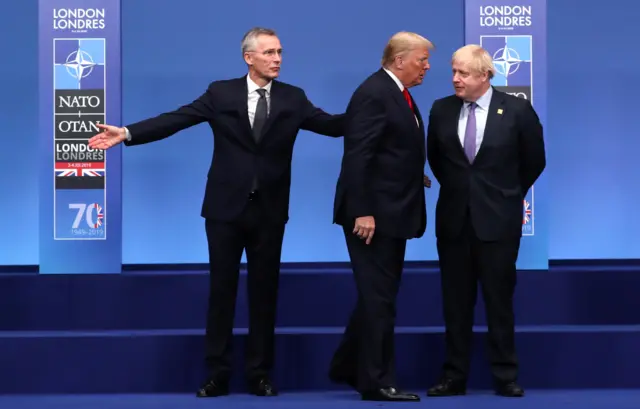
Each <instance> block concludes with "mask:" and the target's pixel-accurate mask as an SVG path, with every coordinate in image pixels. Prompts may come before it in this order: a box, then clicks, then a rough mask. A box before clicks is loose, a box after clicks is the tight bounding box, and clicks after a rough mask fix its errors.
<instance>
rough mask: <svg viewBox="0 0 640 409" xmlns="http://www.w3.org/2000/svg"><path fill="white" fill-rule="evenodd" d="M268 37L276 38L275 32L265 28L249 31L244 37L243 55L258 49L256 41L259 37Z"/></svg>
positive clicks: (255, 28)
mask: <svg viewBox="0 0 640 409" xmlns="http://www.w3.org/2000/svg"><path fill="white" fill-rule="evenodd" d="M261 35H267V36H276V35H277V34H276V32H275V30H272V29H270V28H264V27H254V28H252V29H251V30H249V31H247V33H246V34H245V35H244V37H242V54H244V53H246V52H247V51H253V50H254V49H255V48H256V40H257V39H258V36H261Z"/></svg>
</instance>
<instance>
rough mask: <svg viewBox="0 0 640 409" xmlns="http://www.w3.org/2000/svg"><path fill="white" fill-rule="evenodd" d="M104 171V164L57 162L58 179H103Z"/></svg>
mask: <svg viewBox="0 0 640 409" xmlns="http://www.w3.org/2000/svg"><path fill="white" fill-rule="evenodd" d="M104 170H105V169H104V163H102V162H56V177H79V176H90V177H101V176H104Z"/></svg>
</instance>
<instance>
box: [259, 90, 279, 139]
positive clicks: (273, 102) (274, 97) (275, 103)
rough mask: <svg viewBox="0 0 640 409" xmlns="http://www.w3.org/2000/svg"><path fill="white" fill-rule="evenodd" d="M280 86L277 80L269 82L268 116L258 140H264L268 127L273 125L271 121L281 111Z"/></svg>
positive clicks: (273, 120)
mask: <svg viewBox="0 0 640 409" xmlns="http://www.w3.org/2000/svg"><path fill="white" fill-rule="evenodd" d="M282 91H283V90H282V88H281V87H280V83H279V82H277V81H273V82H272V83H271V94H270V101H269V116H268V117H267V122H266V123H265V124H264V128H263V129H262V136H261V137H260V142H259V143H262V141H264V140H265V139H266V136H267V135H268V132H269V129H270V128H271V126H272V125H273V123H274V122H275V120H276V118H277V117H278V115H279V114H280V111H282V107H283V105H284V104H283V101H282V100H283V95H282Z"/></svg>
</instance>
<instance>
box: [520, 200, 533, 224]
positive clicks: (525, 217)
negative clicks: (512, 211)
mask: <svg viewBox="0 0 640 409" xmlns="http://www.w3.org/2000/svg"><path fill="white" fill-rule="evenodd" d="M523 202H524V203H523V208H522V224H527V223H529V222H530V221H531V204H530V203H529V202H527V201H526V200H523Z"/></svg>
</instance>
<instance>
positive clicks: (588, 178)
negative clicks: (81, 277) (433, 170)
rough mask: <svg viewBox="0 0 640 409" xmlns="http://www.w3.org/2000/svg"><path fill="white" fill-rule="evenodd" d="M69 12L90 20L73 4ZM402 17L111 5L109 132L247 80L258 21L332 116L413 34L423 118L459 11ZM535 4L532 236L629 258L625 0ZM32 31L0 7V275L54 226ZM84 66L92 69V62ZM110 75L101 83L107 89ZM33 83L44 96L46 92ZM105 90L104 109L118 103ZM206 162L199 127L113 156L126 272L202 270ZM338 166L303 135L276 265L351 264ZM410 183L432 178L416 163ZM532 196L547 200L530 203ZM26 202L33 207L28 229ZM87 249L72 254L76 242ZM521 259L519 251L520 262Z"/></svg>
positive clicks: (357, 9) (637, 251) (356, 10)
mask: <svg viewBox="0 0 640 409" xmlns="http://www.w3.org/2000/svg"><path fill="white" fill-rule="evenodd" d="M52 3H53V2H52ZM42 4H46V3H44V2H43V3H42ZM66 4H69V3H60V5H56V7H57V8H61V7H66ZM74 4H75V3H74ZM500 4H501V3H497V4H496V3H491V4H489V3H487V5H500ZM76 5H77V4H76ZM79 7H87V6H86V5H85V3H84V2H83V3H82V5H80V6H79ZM407 7H410V8H411V10H412V12H411V13H408V14H407V15H405V16H403V17H402V19H395V20H394V19H389V4H388V2H385V1H383V0H368V1H364V0H354V1H352V2H344V1H341V0H327V1H323V2H322V5H321V7H317V8H315V9H314V10H313V18H310V16H311V15H310V14H309V11H308V9H307V6H306V3H304V4H303V3H300V2H296V1H293V0H276V1H275V2H273V7H270V8H266V9H263V10H262V9H261V10H259V11H255V7H254V5H253V3H252V2H249V1H238V2H222V3H220V2H211V1H205V0H181V1H180V3H179V6H175V7H169V8H167V7H157V2H156V1H152V0H136V1H129V2H123V4H122V8H123V9H122V13H121V14H122V46H123V48H122V61H123V67H122V75H123V77H122V78H123V83H122V91H123V95H122V97H123V98H122V103H123V121H122V122H121V123H130V122H133V121H137V120H139V119H142V118H146V117H148V116H151V115H155V114H157V113H159V112H163V111H166V110H170V109H174V108H176V107H177V106H179V105H180V104H182V103H188V102H191V101H192V100H193V98H194V97H196V96H198V95H200V93H201V92H202V91H203V90H204V89H206V86H207V85H208V84H209V82H210V81H213V80H216V79H222V78H230V77H235V76H240V75H242V74H243V73H244V72H245V71H246V67H245V65H244V63H243V61H242V58H241V56H240V52H239V50H238V48H239V46H238V44H239V41H240V38H241V36H242V34H244V32H245V31H246V30H247V29H248V28H249V27H251V26H253V25H265V24H266V25H269V26H273V27H274V28H275V29H276V30H278V32H279V34H280V37H281V40H282V42H283V46H284V48H285V55H284V62H283V69H282V72H281V78H282V80H283V81H287V82H291V83H293V84H296V85H299V86H302V87H303V88H304V89H305V91H306V93H307V95H308V96H309V98H310V99H311V101H312V102H314V103H315V104H317V105H318V106H320V107H322V108H325V109H326V110H327V111H329V112H341V111H343V110H344V108H345V106H346V103H347V101H348V98H349V97H350V95H351V93H352V92H353V90H354V89H355V87H356V86H357V85H358V84H359V83H360V82H361V81H362V79H363V78H365V77H366V76H367V75H368V74H369V73H370V72H371V71H372V70H374V69H375V68H377V67H378V66H379V61H380V56H381V53H382V48H383V46H384V44H385V42H386V41H387V40H388V38H389V36H390V35H391V34H392V33H393V32H395V31H397V30H403V29H408V30H413V31H417V32H420V33H421V34H424V35H425V36H427V37H428V38H429V39H430V40H432V41H433V42H434V43H435V45H436V49H435V50H434V51H433V53H432V57H431V69H430V71H429V72H428V74H427V76H426V78H425V81H424V84H423V85H422V86H420V87H416V88H415V92H414V89H412V93H413V95H414V98H415V99H416V101H417V103H418V106H419V108H420V110H421V112H422V114H423V116H425V114H426V113H428V110H429V109H430V107H431V103H432V102H433V100H434V99H436V98H440V97H442V96H444V95H448V94H450V93H451V91H452V86H451V74H450V73H451V71H450V64H449V59H450V57H451V53H452V52H453V51H454V50H455V49H456V48H458V47H460V46H462V45H463V44H464V43H465V39H464V13H465V8H464V1H463V0H455V1H443V2H425V1H421V0H409V1H408V3H407ZM547 7H548V13H547V19H548V36H547V39H548V41H546V44H545V43H544V42H543V43H542V44H538V40H537V38H538V37H537V36H533V37H532V45H533V49H532V53H531V57H532V63H533V64H532V69H533V72H534V81H533V101H534V105H535V106H536V108H537V111H538V113H539V114H540V115H541V116H543V120H544V125H545V134H546V135H547V153H548V168H547V170H545V173H544V174H543V176H542V179H541V180H539V181H538V183H537V184H536V186H535V191H534V193H535V197H534V200H532V206H533V209H534V210H533V211H532V213H533V216H534V217H533V221H534V226H533V227H534V233H535V236H534V237H536V236H538V234H541V233H544V232H541V230H540V229H545V230H546V233H547V234H548V236H549V246H548V247H549V257H550V258H551V259H603V258H604V259H606V258H613V259H624V258H636V259H637V258H640V245H638V240H637V239H636V238H637V232H638V231H640V218H637V217H634V215H635V214H636V213H637V203H638V202H640V189H637V188H634V187H635V186H636V185H637V176H636V175H637V171H635V165H634V164H635V162H636V161H637V160H636V156H637V152H640V138H637V137H635V135H636V133H634V130H635V129H637V127H636V123H635V122H636V121H635V118H636V117H637V114H636V105H637V104H636V98H635V93H633V92H629V87H630V86H629V84H635V83H636V82H637V80H636V76H637V74H636V72H635V71H637V70H636V69H635V67H637V66H638V63H640V58H639V57H638V56H637V55H636V54H635V53H629V50H630V49H634V47H635V43H634V40H633V38H634V37H633V36H629V35H628V33H627V31H628V28H629V27H634V25H635V24H637V21H636V20H637V18H636V17H635V16H637V15H638V12H640V4H638V3H633V2H628V1H627V2H623V1H622V0H612V1H610V2H608V3H607V7H602V2H600V1H596V0H584V1H581V2H580V7H579V8H576V7H575V3H574V2H562V1H560V2H549V3H548V5H547ZM252 10H254V11H255V12H254V11H252ZM336 10H338V12H336ZM363 10H366V19H364V20H363V19H362V15H363V14H362V13H363ZM283 11H285V12H283ZM107 17H108V18H111V17H113V15H112V14H111V15H108V16H107ZM533 17H534V19H535V18H537V16H535V15H534V16H533ZM594 22H595V23H594ZM116 23H117V22H116ZM596 23H597V24H596ZM37 24H38V1H37V0H21V1H13V2H6V4H5V5H4V7H3V12H2V13H0V26H1V27H3V29H4V30H5V32H6V33H10V34H9V35H5V36H0V49H1V50H2V54H3V55H6V56H10V57H7V61H8V62H7V63H4V64H0V89H2V91H3V95H7V96H10V98H9V99H6V98H5V99H6V103H5V104H4V105H3V107H2V110H0V122H1V123H2V126H3V136H4V137H3V139H2V142H3V145H2V149H0V173H2V175H3V177H1V178H0V191H2V192H5V193H6V194H4V195H3V197H2V200H0V249H2V250H0V265H29V264H31V265H36V264H38V263H39V259H40V257H41V249H40V242H39V240H38V239H37V238H36V237H37V236H38V235H40V225H39V223H40V217H42V218H43V219H47V218H48V219H52V217H53V210H54V209H53V195H52V188H51V190H49V189H48V188H47V189H46V190H42V189H40V186H39V184H40V183H45V182H46V181H49V182H50V183H53V174H52V172H53V171H52V165H53V164H52V159H51V153H47V152H46V151H45V152H43V153H42V154H40V151H36V147H38V146H39V144H40V143H41V142H42V143H46V144H47V146H46V147H45V148H46V149H49V152H51V149H53V146H50V145H49V144H51V145H52V141H51V139H49V140H48V141H47V140H43V139H42V138H44V137H48V138H52V137H53V136H52V133H51V127H52V126H53V125H52V124H51V126H50V125H49V124H45V127H44V128H43V129H45V131H44V132H43V133H42V132H39V130H38V123H39V121H40V118H44V119H45V121H52V119H51V120H49V119H47V118H51V117H52V115H51V109H52V108H45V109H46V110H47V114H46V115H49V117H46V116H44V115H43V116H39V113H38V110H37V109H33V108H29V107H37V106H38V104H39V102H40V103H43V104H46V103H47V102H49V101H51V104H52V103H53V97H52V96H46V97H45V98H43V99H40V98H39V95H38V86H39V81H38V76H39V74H41V75H44V76H47V77H51V76H53V68H52V67H51V65H49V67H50V68H48V69H45V71H42V69H41V68H40V67H42V65H40V64H39V63H38V53H36V52H34V50H36V49H37V48H38V34H39V33H40V34H42V35H44V36H46V38H47V40H46V41H47V43H45V44H44V46H45V47H46V46H48V47H53V38H62V37H64V35H53V31H49V30H50V29H51V28H52V27H53V24H52V12H51V11H49V15H48V16H43V20H42V24H40V25H39V27H38V26H37ZM594 24H596V26H597V28H598V29H597V30H594V27H595V26H594ZM112 26H113V24H111V25H109V26H107V27H108V28H110V27H112ZM34 27H36V28H37V29H34ZM166 27H171V28H172V29H171V30H167V29H166ZM485 28H488V27H485ZM314 33H315V34H314ZM94 34H95V33H94ZM484 34H486V33H484ZM529 34H531V33H526V32H524V33H515V32H513V30H509V31H505V30H501V31H500V32H498V33H491V35H495V36H502V37H503V38H504V37H505V36H513V35H529ZM81 36H82V35H81V34H78V35H75V34H74V35H66V37H69V38H78V37H81ZM104 37H105V36H98V35H95V36H93V38H104ZM344 38H350V39H352V40H353V41H352V42H351V44H356V46H353V47H352V46H349V47H341V46H339V45H340V44H343V43H344ZM82 41H84V39H83V40H82ZM479 41H480V40H479V39H478V38H476V39H475V40H474V42H476V43H477V42H479ZM47 44H49V45H47ZM212 44H214V45H212ZM106 46H107V50H106V51H107V53H108V54H109V53H111V52H112V51H111V50H112V49H114V47H115V48H117V47H119V44H111V43H110V42H109V41H107V44H106ZM545 46H546V47H548V59H547V60H546V61H545V63H546V64H547V67H548V78H549V80H548V87H541V84H543V83H545V82H546V73H545V72H544V70H543V71H542V72H540V71H539V69H540V68H541V67H540V64H539V63H540V60H539V59H538V57H539V55H540V50H542V52H544V51H545V50H544V47H545ZM85 49H87V48H86V47H85ZM593 50H606V52H605V53H604V54H605V56H604V57H603V58H599V59H598V61H597V67H598V71H597V72H599V73H603V74H604V75H599V76H598V75H597V73H596V74H594V71H593V70H588V69H587V70H579V69H576V65H575V64H574V63H572V62H575V61H581V60H584V57H585V56H587V55H592V54H593ZM87 52H88V53H89V54H91V55H92V56H93V58H94V62H96V60H95V58H96V57H95V55H94V54H95V52H93V50H90V49H87ZM116 55H118V54H116ZM543 55H544V54H543ZM520 57H521V58H522V57H524V56H523V55H520ZM53 58H54V57H53V55H52V54H51V55H50V56H49V57H47V61H49V64H50V63H51V62H53ZM109 58H114V56H113V55H111V56H110V57H109ZM525 59H526V57H525ZM45 68H46V67H45ZM107 68H109V63H108V61H107ZM113 74H114V73H113V71H111V72H109V71H108V72H107V75H108V76H109V75H113ZM92 75H93V73H92ZM47 77H43V80H42V82H41V84H43V83H45V82H48V81H50V79H49V78H47ZM594 78H597V86H585V84H593V83H594ZM107 80H108V81H109V77H108V78H107ZM70 81H71V78H70ZM112 82H113V81H112ZM107 84H108V87H109V86H110V85H109V82H108V83H107ZM66 88H71V86H67V87H66ZM110 92H111V93H110V94H108V95H107V106H108V107H109V106H110V104H111V103H112V102H114V98H115V96H116V95H118V92H119V90H118V89H115V90H111V91H110ZM547 92H548V98H547V96H546V94H547ZM540 98H544V99H545V100H546V102H545V104H546V105H547V107H546V111H547V112H546V113H545V112H542V111H541V107H540V103H541V101H540ZM111 115H117V112H114V111H113V109H111V108H109V109H108V110H107V117H108V118H111V117H112V116H111ZM425 120H426V118H425ZM110 121H113V120H112V119H110ZM212 149H213V143H212V138H211V131H210V129H209V128H208V127H207V126H206V125H202V126H198V127H194V128H193V129H189V130H187V131H184V132H182V133H180V134H179V135H177V136H175V137H172V138H169V139H167V140H165V141H161V142H157V143H154V144H150V145H145V146H142V147H133V148H131V149H129V148H126V149H124V150H123V151H124V153H123V155H124V158H123V160H124V162H123V166H124V173H123V186H122V188H123V200H122V205H123V206H124V208H123V215H124V225H123V233H122V234H123V246H122V249H123V258H122V260H123V261H124V262H125V263H181V262H188V263H192V262H196V263H206V262H207V248H206V237H205V234H204V223H203V220H202V218H201V217H200V206H201V203H202V195H203V193H204V184H205V182H206V173H207V171H208V167H209V164H210V161H211V152H212ZM114 152H115V151H113V152H112V151H109V152H108V153H107V163H108V164H109V166H111V165H112V164H113V163H114V161H118V160H119V156H117V155H119V154H117V155H116V154H115V153H114ZM341 155H342V143H341V141H335V140H331V139H330V138H325V137H322V136H318V135H314V134H312V133H309V132H301V133H300V135H299V137H298V140H297V142H296V147H295V151H294V156H293V172H292V179H293V181H292V189H291V221H290V223H289V225H288V226H287V231H286V235H285V239H284V246H283V254H282V259H283V261H285V262H289V261H346V260H348V254H347V251H346V246H345V244H344V238H343V236H342V233H341V232H340V229H339V228H337V226H334V225H332V224H331V210H332V205H333V194H334V191H335V182H336V179H337V177H338V173H339V170H340V159H341ZM43 158H44V159H43ZM45 164H46V169H45V170H42V169H41V167H42V166H44V165H45ZM425 170H426V172H427V174H428V175H430V173H429V172H430V171H429V169H428V167H427V168H426V169H425ZM43 181H44V182H43ZM106 183H107V187H108V189H111V188H110V186H111V183H116V182H115V181H114V177H112V176H110V177H108V178H107V182H106ZM538 193H539V194H538ZM109 194H111V193H110V192H109ZM437 195H438V187H437V184H434V187H432V188H431V189H430V190H428V191H427V214H428V218H429V224H428V227H427V232H426V233H425V236H424V237H423V238H422V239H419V240H411V241H410V242H409V244H408V247H407V260H436V259H437V253H436V249H435V240H434V238H433V234H434V232H433V220H434V210H435V203H436V198H437ZM539 197H545V201H546V202H545V203H543V205H544V206H543V205H542V204H541V203H540V201H539V200H538V198H539ZM40 201H43V202H44V203H43V205H42V206H43V208H44V209H45V210H44V211H43V212H42V214H41V215H39V213H40V207H39V206H40V204H39V202H40ZM105 215H106V217H105V219H108V223H109V225H110V226H111V227H110V228H109V229H107V233H108V234H107V237H108V240H111V239H112V238H113V236H112V234H113V233H115V232H114V230H113V225H114V224H115V223H117V222H116V219H117V218H118V215H117V214H116V215H114V205H113V204H112V203H111V201H109V200H108V201H107V209H106V213H105ZM523 216H524V206H523ZM523 218H524V217H523ZM539 221H540V222H541V223H543V224H542V225H539V224H538V222H539ZM43 227H44V229H43V231H42V236H43V238H44V239H46V240H49V238H50V237H53V223H52V222H46V220H43ZM525 233H526V232H525ZM530 239H531V237H525V238H523V246H524V247H528V246H530V245H531V241H530ZM89 245H90V243H88V242H85V243H84V245H83V246H89ZM83 248H87V247H83ZM80 250H82V249H80ZM50 254H56V251H55V248H51V245H50V244H47V246H45V248H44V249H43V250H42V255H46V257H44V258H45V263H47V264H50V263H51V260H52V258H51V257H49V256H48V255H50ZM66 254H70V255H68V256H67V257H69V258H74V257H79V255H80V257H81V258H83V260H84V263H85V266H84V268H83V270H87V269H90V268H93V264H97V263H101V260H109V259H112V258H111V257H110V254H111V253H109V252H105V253H104V257H103V256H102V253H91V252H89V253H88V254H87V256H86V257H85V256H83V255H82V253H75V252H68V253H66ZM529 254H531V253H529V252H528V251H527V252H526V253H525V252H523V253H522V254H521V258H523V257H527V256H528V255H529ZM60 257H61V258H62V256H60ZM116 259H117V257H116Z"/></svg>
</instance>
